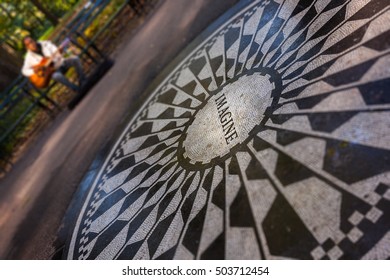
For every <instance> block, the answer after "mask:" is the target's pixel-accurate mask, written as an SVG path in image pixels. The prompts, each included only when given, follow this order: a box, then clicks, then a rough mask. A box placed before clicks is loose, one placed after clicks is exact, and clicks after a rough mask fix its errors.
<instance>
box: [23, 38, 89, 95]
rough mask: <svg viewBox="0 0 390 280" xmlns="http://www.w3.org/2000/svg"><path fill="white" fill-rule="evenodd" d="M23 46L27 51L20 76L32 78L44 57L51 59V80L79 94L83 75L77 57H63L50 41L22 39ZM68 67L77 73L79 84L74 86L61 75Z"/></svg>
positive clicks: (59, 49)
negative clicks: (52, 69)
mask: <svg viewBox="0 0 390 280" xmlns="http://www.w3.org/2000/svg"><path fill="white" fill-rule="evenodd" d="M23 44H24V46H25V47H26V49H27V54H26V57H25V59H24V64H23V67H22V74H23V75H24V76H26V77H30V76H32V75H33V74H34V73H37V72H38V71H39V67H40V66H39V64H40V62H41V61H42V59H43V58H44V57H47V58H50V57H52V58H53V59H52V64H51V67H53V68H54V73H53V75H52V76H51V78H52V79H53V80H55V81H57V82H59V83H61V84H63V85H65V86H67V87H68V88H70V89H72V90H73V91H76V92H79V91H80V87H81V85H82V84H83V83H84V80H85V74H84V71H83V67H82V64H81V61H80V59H79V58H78V57H77V56H69V57H66V58H65V57H63V55H62V51H63V50H62V48H61V47H60V48H58V47H57V46H55V45H54V44H53V43H52V42H50V41H38V42H37V41H35V40H34V39H33V38H31V37H30V36H26V37H25V38H24V39H23ZM70 67H74V68H75V69H76V72H77V76H78V80H79V84H78V85H76V84H74V83H72V82H71V81H69V79H68V78H66V77H65V75H64V74H63V73H65V72H66V71H67V70H68V69H69V68H70Z"/></svg>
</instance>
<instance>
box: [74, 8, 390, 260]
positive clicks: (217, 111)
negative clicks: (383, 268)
mask: <svg viewBox="0 0 390 280" xmlns="http://www.w3.org/2000/svg"><path fill="white" fill-rule="evenodd" d="M247 3H249V4H247V5H245V6H244V5H243V3H242V2H241V3H240V6H239V7H238V6H237V7H235V8H233V10H231V11H230V12H229V13H228V14H226V15H225V16H224V17H223V18H222V19H221V20H220V21H219V26H218V27H216V28H214V30H211V31H210V30H208V31H207V34H206V33H205V34H204V35H205V36H203V38H206V39H204V40H203V41H201V40H200V39H199V40H198V41H197V42H196V43H194V44H192V47H191V48H190V49H187V50H186V55H184V56H183V57H184V58H183V59H182V60H181V61H179V62H178V63H177V64H176V65H175V67H173V68H172V69H173V70H172V71H168V73H167V74H166V75H165V76H164V78H162V79H161V81H160V83H159V84H158V86H157V87H156V88H155V89H154V90H153V91H152V92H151V94H150V96H149V98H148V99H147V100H146V101H145V102H144V103H143V106H142V107H141V108H140V109H139V111H138V112H136V114H135V115H134V117H133V118H132V119H131V120H130V122H129V123H128V126H127V127H126V128H125V129H124V130H123V133H122V135H121V136H120V137H119V138H118V140H117V142H116V144H115V145H114V147H113V148H112V150H111V152H110V154H109V155H108V156H107V158H106V161H105V163H104V164H103V166H102V168H101V169H100V171H99V174H98V175H97V178H96V180H95V181H94V182H93V184H92V185H91V186H90V192H89V194H88V197H87V199H86V201H85V203H84V205H83V207H82V210H81V212H80V214H79V216H78V219H77V222H76V225H75V228H74V231H73V236H72V239H71V241H70V242H69V244H68V247H69V248H68V252H67V258H70V259H388V258H389V257H390V231H389V229H390V208H389V207H390V204H389V200H390V188H389V186H390V173H389V169H390V152H389V149H390V104H389V103H390V93H389V92H388V91H390V25H389V22H390V2H389V1H387V0H371V1H369V0H321V1H304V0H286V1H283V0H271V1H270V0H267V1H253V2H248V1H247Z"/></svg>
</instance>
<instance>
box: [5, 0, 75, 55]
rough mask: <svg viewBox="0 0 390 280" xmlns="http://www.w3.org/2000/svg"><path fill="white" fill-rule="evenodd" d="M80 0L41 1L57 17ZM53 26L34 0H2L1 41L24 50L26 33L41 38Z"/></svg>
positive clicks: (16, 48) (18, 49)
mask: <svg viewBox="0 0 390 280" xmlns="http://www.w3.org/2000/svg"><path fill="white" fill-rule="evenodd" d="M77 2H78V0H61V1H60V0H55V1H43V0H40V1H39V3H41V4H42V6H43V7H44V8H45V9H47V11H49V12H50V13H51V14H53V15H54V16H55V17H57V18H61V17H62V16H63V15H64V14H65V13H67V12H68V11H70V10H71V9H72V8H73V7H74V5H75V4H76V3H77ZM50 27H52V25H51V22H50V21H49V20H47V18H46V17H45V14H44V13H42V11H40V10H39V9H38V8H37V6H35V5H34V3H33V2H32V1H26V0H0V43H5V44H7V45H8V46H10V47H12V48H13V49H15V50H17V51H20V52H22V51H23V45H22V42H21V39H22V38H23V37H24V36H26V35H31V36H33V37H34V38H40V37H41V36H42V35H43V34H44V33H45V32H46V31H47V29H49V28H50Z"/></svg>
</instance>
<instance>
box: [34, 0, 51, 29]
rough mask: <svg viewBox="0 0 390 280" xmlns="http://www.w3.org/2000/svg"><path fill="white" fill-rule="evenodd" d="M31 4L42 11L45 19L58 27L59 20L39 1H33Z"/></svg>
mask: <svg viewBox="0 0 390 280" xmlns="http://www.w3.org/2000/svg"><path fill="white" fill-rule="evenodd" d="M31 3H33V4H34V6H35V7H37V9H38V10H40V11H41V12H42V13H43V14H44V15H45V17H46V18H47V19H48V20H49V21H50V22H51V23H52V24H53V25H57V24H58V18H57V17H56V16H55V15H54V14H53V13H52V12H50V11H49V10H48V9H46V8H45V7H44V6H43V5H42V4H41V3H40V1H39V0H31Z"/></svg>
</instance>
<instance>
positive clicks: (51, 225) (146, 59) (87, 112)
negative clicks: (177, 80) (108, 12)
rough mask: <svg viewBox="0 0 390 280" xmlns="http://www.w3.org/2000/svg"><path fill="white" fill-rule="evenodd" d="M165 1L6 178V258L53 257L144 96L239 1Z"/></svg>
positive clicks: (2, 251)
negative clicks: (97, 169)
mask: <svg viewBox="0 0 390 280" xmlns="http://www.w3.org/2000/svg"><path fill="white" fill-rule="evenodd" d="M212 2H213V4H212V5H210V1H201V0H199V1H185V2H184V1H180V0H174V1H172V0H170V1H161V2H160V4H159V5H158V6H157V7H156V10H155V11H154V12H153V13H152V14H150V15H149V17H148V18H147V19H146V20H145V22H144V24H143V25H142V26H141V27H140V28H139V29H138V30H137V32H136V33H135V34H132V35H131V37H130V38H129V39H128V40H127V41H126V42H125V43H124V45H123V46H120V49H121V51H120V52H119V53H118V55H117V57H115V61H116V62H115V65H114V67H113V68H112V69H111V70H110V71H109V73H107V74H106V76H105V77H104V78H103V79H102V80H101V81H100V82H99V83H98V84H97V85H96V86H95V87H94V88H93V89H92V90H91V91H90V92H89V94H88V95H87V96H86V97H85V99H84V100H83V101H82V102H81V103H80V104H79V105H78V106H77V107H76V108H75V109H74V110H73V111H71V112H63V113H62V114H61V115H60V116H59V117H58V118H57V119H56V120H55V121H54V122H53V124H51V126H50V127H49V128H48V129H47V131H45V132H44V133H43V135H42V137H40V138H39V139H38V140H37V141H36V144H35V145H34V147H33V149H32V150H31V151H29V152H28V154H27V155H26V157H25V158H24V159H23V160H21V161H20V162H18V163H17V164H16V165H15V167H14V169H13V170H12V172H10V173H9V174H8V176H7V177H6V178H5V179H4V180H2V181H1V188H0V192H1V193H0V197H1V201H0V212H1V213H2V214H1V216H0V236H1V239H0V257H1V258H12V259H47V258H50V257H51V256H52V255H53V254H54V252H55V245H56V244H54V243H55V240H56V236H57V231H58V229H59V227H60V226H61V220H62V218H63V215H64V213H65V210H66V209H67V207H68V205H69V202H70V200H71V199H72V196H73V193H74V191H75V189H76V188H77V186H78V184H79V183H80V181H81V179H82V178H83V176H84V175H85V172H86V171H87V169H88V168H89V166H90V164H91V162H92V161H93V159H94V158H95V157H96V155H97V153H98V151H99V150H100V149H101V148H102V147H103V146H104V145H105V144H106V143H107V142H108V141H109V140H110V139H111V138H112V135H113V133H114V132H115V131H116V129H117V127H118V126H120V125H121V123H122V122H123V120H124V118H125V117H126V116H127V115H128V112H129V111H130V110H134V109H135V108H136V105H135V104H136V101H137V98H138V97H139V96H140V95H141V93H142V92H143V91H144V90H145V88H146V87H147V86H148V85H149V84H150V82H151V81H152V80H153V79H154V78H155V76H156V75H157V74H158V73H159V72H160V71H161V69H162V68H163V67H164V66H165V65H166V64H167V63H169V62H170V61H171V60H172V59H173V58H174V57H175V56H176V55H177V53H178V52H179V51H180V50H182V49H183V48H184V47H185V46H186V45H187V44H188V43H189V42H190V41H191V40H192V39H193V38H194V37H195V36H197V34H199V33H200V32H201V31H202V30H203V29H204V28H206V27H207V26H208V25H209V24H210V23H211V22H213V21H214V20H215V19H216V18H217V17H218V16H219V15H221V14H222V13H223V12H224V11H226V10H227V9H228V8H229V7H230V6H231V5H232V4H234V3H235V2H236V1H218V3H215V2H214V1H212Z"/></svg>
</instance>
